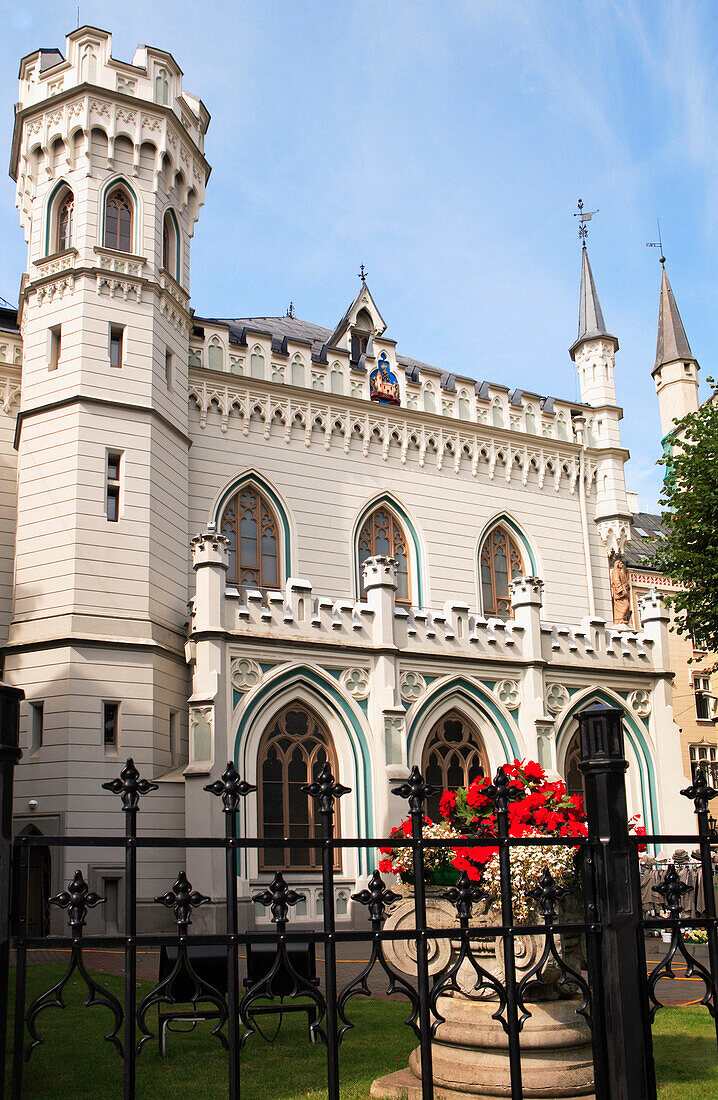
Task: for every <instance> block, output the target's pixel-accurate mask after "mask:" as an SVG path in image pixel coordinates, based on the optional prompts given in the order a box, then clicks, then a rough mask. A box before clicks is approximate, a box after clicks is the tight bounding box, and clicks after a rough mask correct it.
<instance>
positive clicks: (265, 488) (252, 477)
mask: <svg viewBox="0 0 718 1100" xmlns="http://www.w3.org/2000/svg"><path fill="white" fill-rule="evenodd" d="M250 482H254V484H255V485H256V486H257V488H258V489H260V490H261V491H262V492H263V493H264V494H265V496H267V497H269V499H270V500H271V502H272V504H273V505H274V509H275V511H276V513H277V516H278V517H279V521H280V523H281V525H282V537H283V539H284V582H283V583H284V584H286V583H287V581H288V580H289V578H290V577H291V575H292V548H291V539H290V532H289V519H288V518H287V513H286V511H285V508H284V505H283V504H282V502H281V500H280V499H279V497H278V496H277V493H276V491H275V490H274V489H273V488H272V486H271V485H269V484H268V482H266V481H265V480H264V478H263V477H260V475H259V474H255V473H252V472H248V473H246V474H242V475H241V476H240V477H238V478H237V480H236V481H233V482H232V484H231V485H230V486H228V488H227V489H225V491H224V492H223V493H222V496H221V497H220V499H219V503H218V504H217V507H216V508H215V510H214V516H213V517H212V518H213V520H214V523H215V524H216V527H217V530H218V531H219V530H220V525H219V520H220V516H221V515H222V509H223V508H224V506H225V504H226V503H227V501H228V500H229V498H230V497H232V496H234V494H235V493H237V492H238V491H239V490H240V489H241V488H242V487H243V486H244V485H248V484H249V483H250Z"/></svg>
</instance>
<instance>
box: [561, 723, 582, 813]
mask: <svg viewBox="0 0 718 1100" xmlns="http://www.w3.org/2000/svg"><path fill="white" fill-rule="evenodd" d="M580 759H581V745H580V742H579V739H578V730H576V732H575V733H574V735H573V737H572V738H571V740H570V742H569V745H568V748H567V749H566V760H565V763H564V766H563V774H564V777H565V778H564V782H565V784H566V790H567V791H568V793H569V794H580V795H581V797H582V798H583V773H582V772H581V769H580V768H579V766H578V764H579V761H580Z"/></svg>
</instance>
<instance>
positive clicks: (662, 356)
mask: <svg viewBox="0 0 718 1100" xmlns="http://www.w3.org/2000/svg"><path fill="white" fill-rule="evenodd" d="M679 359H686V360H690V361H691V362H693V363H696V358H695V356H694V354H693V352H692V351H691V348H690V344H689V343H688V338H687V336H686V330H685V329H684V328H683V322H682V321H681V315H680V313H679V312H678V306H677V305H676V299H675V298H674V297H673V291H672V290H671V284H670V283H669V282H668V276H667V275H666V268H665V264H664V265H663V278H662V279H661V305H660V309H659V311H658V341H657V343H656V364H655V366H654V368H653V370H654V372H655V371H657V370H658V369H659V367H662V366H664V365H665V364H666V363H675V362H676V361H677V360H679Z"/></svg>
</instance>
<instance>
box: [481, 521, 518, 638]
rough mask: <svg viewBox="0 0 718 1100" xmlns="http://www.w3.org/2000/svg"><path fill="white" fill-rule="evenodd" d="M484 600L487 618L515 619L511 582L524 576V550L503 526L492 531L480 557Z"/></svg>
mask: <svg viewBox="0 0 718 1100" xmlns="http://www.w3.org/2000/svg"><path fill="white" fill-rule="evenodd" d="M479 569H480V572H481V599H482V604H483V611H484V615H485V616H486V617H487V618H489V617H493V618H496V619H511V618H513V612H512V609H511V597H510V595H509V581H512V580H516V579H517V578H518V577H523V576H524V563H523V558H522V557H521V551H520V550H519V548H518V545H517V544H516V542H515V541H514V539H513V538H512V537H511V535H510V534H509V532H508V530H507V528H506V527H504V526H503V524H499V525H498V526H497V527H494V528H493V530H491V531H489V533H488V535H487V536H486V538H485V539H484V541H483V544H482V546H481V552H480V555H479Z"/></svg>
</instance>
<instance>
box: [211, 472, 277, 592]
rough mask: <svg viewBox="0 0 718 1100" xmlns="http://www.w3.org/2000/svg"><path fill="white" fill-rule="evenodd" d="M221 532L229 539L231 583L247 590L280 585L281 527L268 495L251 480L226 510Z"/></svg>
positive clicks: (228, 580) (223, 514)
mask: <svg viewBox="0 0 718 1100" xmlns="http://www.w3.org/2000/svg"><path fill="white" fill-rule="evenodd" d="M220 530H221V534H223V535H224V536H225V538H227V539H229V569H228V572H227V583H228V584H235V585H236V586H237V587H238V588H240V589H243V590H245V591H246V590H247V589H254V588H258V589H260V591H261V590H263V589H275V588H277V587H278V586H279V583H280V576H279V528H278V525H277V518H276V516H275V514H274V510H273V509H272V507H271V505H270V504H269V502H268V501H267V499H266V497H265V496H264V495H263V494H262V493H260V491H259V489H257V488H256V486H255V485H252V484H251V483H250V484H249V485H244V486H242V488H241V489H239V490H238V492H236V493H235V494H234V496H233V497H231V498H230V500H229V501H228V502H227V505H226V507H225V509H224V511H223V513H222V522H221V527H220Z"/></svg>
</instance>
